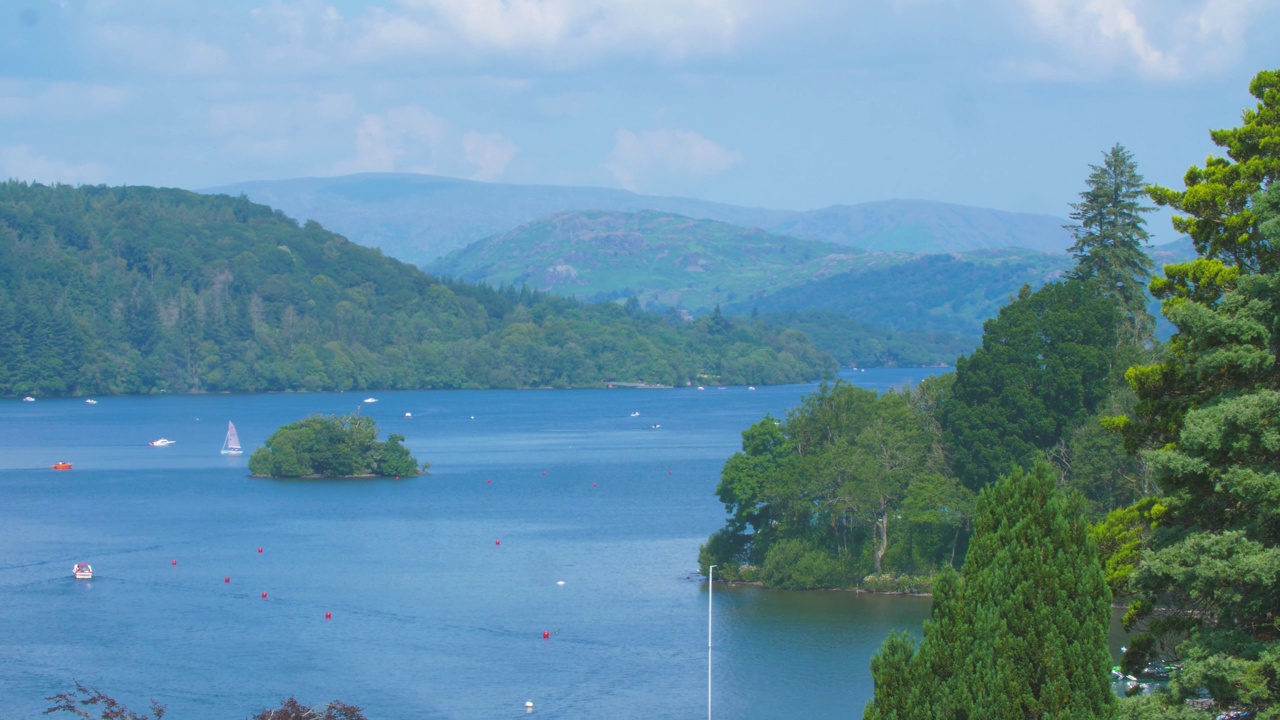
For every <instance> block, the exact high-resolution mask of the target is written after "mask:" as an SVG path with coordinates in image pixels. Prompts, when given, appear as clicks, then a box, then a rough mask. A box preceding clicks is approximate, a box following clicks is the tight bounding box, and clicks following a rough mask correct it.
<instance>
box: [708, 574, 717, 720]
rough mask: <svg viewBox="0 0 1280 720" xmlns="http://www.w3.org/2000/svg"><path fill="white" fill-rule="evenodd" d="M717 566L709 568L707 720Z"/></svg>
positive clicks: (709, 703)
mask: <svg viewBox="0 0 1280 720" xmlns="http://www.w3.org/2000/svg"><path fill="white" fill-rule="evenodd" d="M715 581H716V566H715V565H711V566H710V567H708V568H707V720H711V595H712V594H713V593H714V592H715V587H716V585H715Z"/></svg>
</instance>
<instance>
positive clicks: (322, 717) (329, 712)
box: [252, 695, 367, 720]
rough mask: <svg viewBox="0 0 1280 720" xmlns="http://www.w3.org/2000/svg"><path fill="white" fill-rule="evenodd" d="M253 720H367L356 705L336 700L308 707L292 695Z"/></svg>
mask: <svg viewBox="0 0 1280 720" xmlns="http://www.w3.org/2000/svg"><path fill="white" fill-rule="evenodd" d="M252 720H367V718H365V716H364V711H363V710H361V709H360V708H359V707H357V706H355V705H348V704H347V703H344V702H342V701H341V700H334V701H333V702H331V703H326V704H324V705H313V706H311V707H307V706H306V705H303V704H302V703H300V702H298V700H297V698H295V697H294V696H292V695H290V696H289V697H287V698H285V699H284V700H281V701H280V707H278V708H264V709H263V710H262V711H261V712H259V713H257V714H256V715H254V716H253V718H252Z"/></svg>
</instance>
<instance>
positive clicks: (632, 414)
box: [631, 410, 640, 417]
mask: <svg viewBox="0 0 1280 720" xmlns="http://www.w3.org/2000/svg"><path fill="white" fill-rule="evenodd" d="M631 417H640V411H639V410H636V411H635V412H633V413H631Z"/></svg>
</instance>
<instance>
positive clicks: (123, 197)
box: [0, 182, 834, 396]
mask: <svg viewBox="0 0 1280 720" xmlns="http://www.w3.org/2000/svg"><path fill="white" fill-rule="evenodd" d="M833 369H834V363H833V362H832V360H831V359H830V357H829V356H827V355H824V354H822V353H820V352H818V351H816V350H815V349H814V347H813V345H812V344H811V343H810V342H809V341H808V339H807V338H805V337H804V335H803V334H801V333H798V332H795V331H786V330H768V329H766V328H764V327H762V326H755V325H746V324H742V325H735V324H734V323H732V322H730V321H728V320H727V319H725V318H723V317H719V316H717V317H707V318H703V319H701V320H699V321H697V322H683V321H678V320H675V319H673V318H670V317H666V316H661V315H657V314H652V313H646V312H642V311H640V310H639V308H636V307H630V308H627V307H622V306H619V305H615V304H606V305H601V306H590V305H585V304H583V303H581V302H577V301H574V300H569V299H564V298H558V297H553V296H549V295H545V294H540V293H536V292H532V291H530V290H519V291H517V290H514V289H511V288H506V289H501V290H495V289H491V288H488V287H481V286H475V285H469V284H465V283H461V282H442V281H440V280H438V279H436V278H434V277H432V276H429V275H426V274H424V273H423V272H421V271H419V270H418V269H417V268H414V267H413V266H410V265H406V264H404V263H401V262H398V261H395V260H391V259H389V258H386V257H384V256H382V254H381V253H379V252H378V251H376V250H371V249H368V248H365V247H361V246H359V245H356V244H354V243H351V242H349V241H347V240H346V239H345V238H343V237H341V236H339V235H336V234H334V233H331V232H328V231H326V230H325V229H324V228H322V227H321V226H320V225H319V224H317V223H314V222H308V223H306V224H305V225H304V226H302V227H299V226H298V225H297V223H295V222H294V221H293V220H291V219H290V218H288V217H286V216H285V215H283V214H282V213H280V212H279V211H273V210H271V209H270V208H268V207H265V206H262V205H257V204H254V203H252V202H250V201H248V200H247V199H244V198H238V199H237V198H231V197H227V196H209V195H199V194H196V193H191V192H186V191H182V190H172V189H157V188H148V187H123V188H110V187H79V188H73V187H69V186H56V187H47V186H43V185H28V184H26V183H20V182H8V183H3V184H0V395H15V394H18V395H24V394H31V395H37V396H39V395H73V394H87V393H93V394H107V393H149V392H199V391H267V390H345V389H373V388H391V389H395V388H456V387H571V386H589V385H598V384H600V383H603V382H605V381H623V382H648V383H658V384H671V385H674V384H682V383H687V382H691V381H695V380H698V381H701V380H703V379H704V378H705V379H707V380H708V381H710V380H711V379H714V381H715V382H719V383H726V384H727V383H752V384H763V383H781V382H798V381H803V380H813V379H816V378H818V377H820V376H821V375H823V374H825V373H828V372H830V371H831V370H833Z"/></svg>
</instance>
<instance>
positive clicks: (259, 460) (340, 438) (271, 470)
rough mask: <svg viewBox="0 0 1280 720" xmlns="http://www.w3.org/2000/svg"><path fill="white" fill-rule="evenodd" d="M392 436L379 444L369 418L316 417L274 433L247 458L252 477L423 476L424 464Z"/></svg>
mask: <svg viewBox="0 0 1280 720" xmlns="http://www.w3.org/2000/svg"><path fill="white" fill-rule="evenodd" d="M403 442H404V436H403V435H400V434H398V433H392V434H391V435H389V436H388V437H387V440H386V442H378V424H377V423H376V422H374V420H373V418H371V417H364V416H361V415H359V414H356V415H330V416H325V415H312V416H310V417H308V418H306V419H304V420H300V421H298V422H295V423H290V424H288V425H285V426H284V427H282V428H280V429H279V430H276V431H275V432H274V433H271V437H269V438H267V441H266V443H265V444H264V445H263V446H262V447H260V448H258V449H257V450H255V451H254V452H253V455H251V456H250V457H249V472H250V473H251V475H252V477H263V478H372V477H393V476H394V477H403V476H413V475H419V474H421V473H422V472H424V471H425V470H426V469H427V468H428V467H430V463H422V465H421V466H419V464H418V461H417V459H416V458H414V457H413V456H412V455H410V454H409V450H408V449H407V448H405V446H404V445H402V444H401V443H403Z"/></svg>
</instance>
